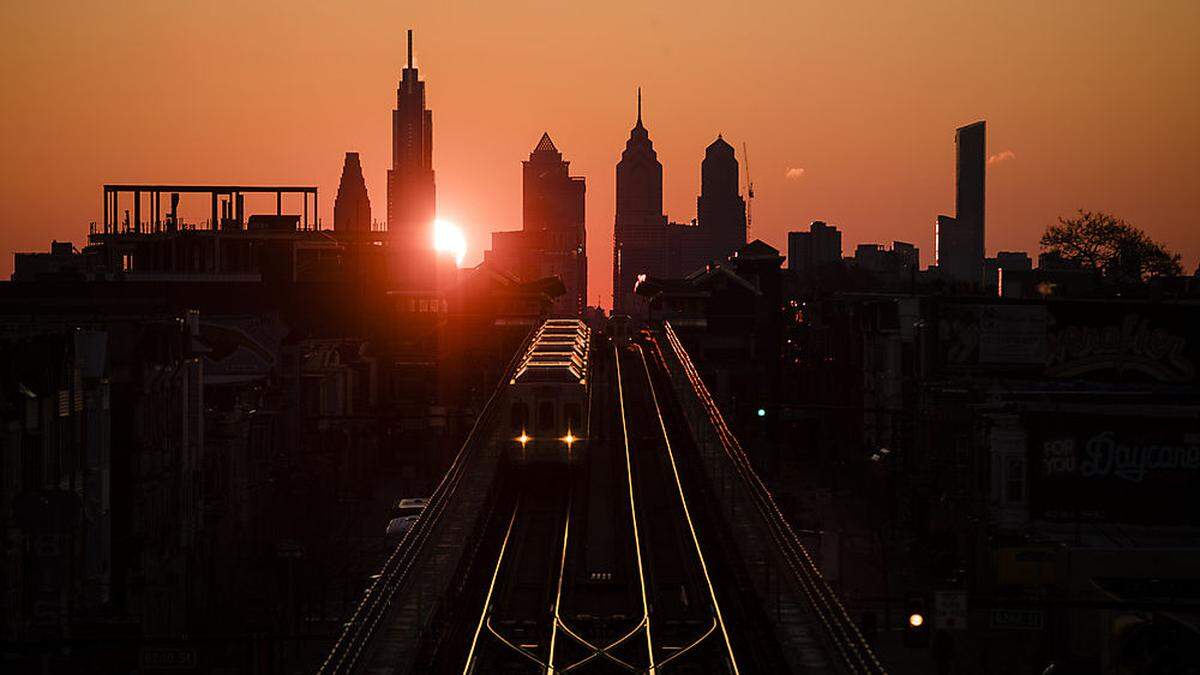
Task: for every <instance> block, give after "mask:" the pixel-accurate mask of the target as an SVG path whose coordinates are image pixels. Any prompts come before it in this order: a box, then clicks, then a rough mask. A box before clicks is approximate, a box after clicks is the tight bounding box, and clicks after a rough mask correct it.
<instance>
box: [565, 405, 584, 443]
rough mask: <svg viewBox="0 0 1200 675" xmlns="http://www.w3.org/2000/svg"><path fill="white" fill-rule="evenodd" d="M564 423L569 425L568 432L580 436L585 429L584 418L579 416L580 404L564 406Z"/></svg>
mask: <svg viewBox="0 0 1200 675" xmlns="http://www.w3.org/2000/svg"><path fill="white" fill-rule="evenodd" d="M563 421H564V422H566V423H567V429H566V430H567V431H571V432H574V433H575V434H577V435H578V433H579V431H580V430H581V429H582V428H583V423H582V422H583V418H582V417H581V416H580V414H579V404H578V403H568V404H566V405H564V406H563Z"/></svg>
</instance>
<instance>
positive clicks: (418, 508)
mask: <svg viewBox="0 0 1200 675" xmlns="http://www.w3.org/2000/svg"><path fill="white" fill-rule="evenodd" d="M427 504H429V500H428V499H426V498H424V497H408V498H405V499H401V500H400V501H398V502H396V504H395V505H394V506H393V507H392V514H391V515H392V519H391V520H389V521H388V524H387V530H386V531H385V533H384V534H385V536H387V537H400V536H403V535H404V533H405V532H408V531H409V530H410V529H412V526H413V524H415V523H416V522H417V518H420V517H421V513H422V512H423V511H424V510H425V506H426V505H427Z"/></svg>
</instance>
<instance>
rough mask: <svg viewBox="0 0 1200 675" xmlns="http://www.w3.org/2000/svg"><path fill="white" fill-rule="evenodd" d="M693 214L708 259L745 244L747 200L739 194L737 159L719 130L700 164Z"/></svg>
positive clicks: (718, 258) (725, 254) (727, 252)
mask: <svg viewBox="0 0 1200 675" xmlns="http://www.w3.org/2000/svg"><path fill="white" fill-rule="evenodd" d="M696 216H697V220H698V222H699V227H700V236H701V237H702V238H703V239H704V240H705V247H706V248H707V257H708V258H709V259H717V260H720V259H723V258H725V257H727V256H729V255H731V254H732V253H733V252H734V251H736V250H738V249H739V248H741V247H743V246H745V245H746V202H745V200H743V199H742V196H741V195H740V194H738V161H737V158H736V157H735V156H734V152H733V146H731V145H730V144H729V143H726V142H725V139H724V138H722V137H721V136H720V135H719V134H718V135H717V140H715V141H713V142H712V144H711V145H709V146H708V148H707V149H705V151H704V161H703V162H702V163H701V164H700V196H699V197H697V198H696Z"/></svg>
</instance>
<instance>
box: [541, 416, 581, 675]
mask: <svg viewBox="0 0 1200 675" xmlns="http://www.w3.org/2000/svg"><path fill="white" fill-rule="evenodd" d="M588 417H591V415H589V416H588ZM573 501H574V500H573V499H572V498H571V497H570V496H568V497H567V515H566V517H565V518H564V519H563V536H562V557H561V558H559V561H558V587H557V588H556V589H555V591H554V620H553V621H551V622H550V653H549V655H548V656H547V657H546V664H547V665H546V675H554V646H555V640H556V638H557V637H558V610H559V607H561V606H562V587H563V577H564V576H566V572H567V542H568V540H569V539H570V537H571V506H572V502H573Z"/></svg>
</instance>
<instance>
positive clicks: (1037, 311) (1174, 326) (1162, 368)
mask: <svg viewBox="0 0 1200 675" xmlns="http://www.w3.org/2000/svg"><path fill="white" fill-rule="evenodd" d="M937 329H938V332H937V335H938V347H939V349H938V354H939V355H940V359H941V362H940V365H941V366H942V367H943V368H944V369H948V370H950V371H954V370H997V371H1002V372H1004V373H1005V374H1008V375H1011V376H1016V377H1038V378H1049V379H1055V380H1063V379H1066V380H1088V381H1101V382H1163V383H1193V382H1196V381H1197V368H1198V367H1200V305H1193V304H1180V303H1153V302H1114V301H1086V300H1078V301H1067V300H1055V301H1050V302H1037V301H1034V302H1028V301H1003V300H995V301H985V302H980V301H971V302H961V301H943V302H941V303H940V304H939V306H938V308H937Z"/></svg>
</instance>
